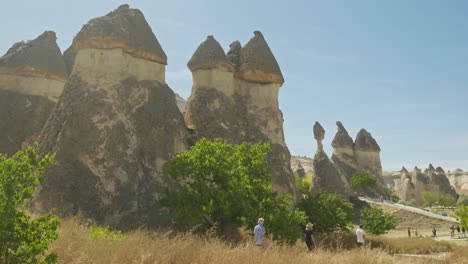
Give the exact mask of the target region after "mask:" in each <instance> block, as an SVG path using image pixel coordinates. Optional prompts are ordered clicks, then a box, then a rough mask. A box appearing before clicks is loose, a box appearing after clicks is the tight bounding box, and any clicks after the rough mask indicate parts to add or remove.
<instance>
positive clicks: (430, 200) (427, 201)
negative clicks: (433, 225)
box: [422, 191, 439, 207]
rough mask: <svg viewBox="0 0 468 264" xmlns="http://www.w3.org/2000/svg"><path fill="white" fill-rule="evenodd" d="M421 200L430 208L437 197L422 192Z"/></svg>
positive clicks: (427, 192)
mask: <svg viewBox="0 0 468 264" xmlns="http://www.w3.org/2000/svg"><path fill="white" fill-rule="evenodd" d="M422 198H423V201H424V204H425V205H426V206H429V207H432V206H433V205H434V204H435V203H436V202H437V201H439V196H438V195H437V194H436V193H433V192H429V191H424V192H422Z"/></svg>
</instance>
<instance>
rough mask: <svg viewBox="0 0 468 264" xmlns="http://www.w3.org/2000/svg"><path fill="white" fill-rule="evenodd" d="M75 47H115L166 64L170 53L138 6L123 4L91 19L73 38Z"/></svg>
mask: <svg viewBox="0 0 468 264" xmlns="http://www.w3.org/2000/svg"><path fill="white" fill-rule="evenodd" d="M72 46H73V50H74V51H75V52H78V50H80V49H86V48H97V49H115V48H121V49H122V50H123V51H124V52H126V53H128V54H130V55H132V56H134V57H137V58H142V59H147V60H152V61H155V62H159V63H161V64H165V65H166V64H167V56H166V54H165V53H164V51H163V49H162V48H161V45H160V44H159V42H158V40H157V39H156V36H155V35H154V33H153V31H152V30H151V27H150V26H149V25H148V23H147V22H146V19H145V16H144V15H143V13H142V12H141V11H140V10H138V9H133V8H129V6H128V5H121V6H119V8H117V9H116V10H114V11H112V12H110V13H109V14H107V15H105V16H102V17H97V18H94V19H91V20H90V21H89V22H88V23H87V24H86V25H84V26H83V28H82V29H81V31H80V32H79V33H78V34H77V35H76V37H75V38H74V39H73V44H72Z"/></svg>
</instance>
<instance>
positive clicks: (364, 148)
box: [354, 129, 383, 183]
mask: <svg viewBox="0 0 468 264" xmlns="http://www.w3.org/2000/svg"><path fill="white" fill-rule="evenodd" d="M354 157H355V158H356V163H357V165H358V170H360V171H366V172H368V173H369V174H371V175H374V176H376V177H377V180H378V181H379V182H380V183H383V179H382V163H381V161H380V147H379V144H377V141H375V139H374V138H373V137H372V135H371V134H370V133H369V132H367V131H366V130H365V129H361V130H360V131H359V133H358V134H357V136H356V141H355V142H354Z"/></svg>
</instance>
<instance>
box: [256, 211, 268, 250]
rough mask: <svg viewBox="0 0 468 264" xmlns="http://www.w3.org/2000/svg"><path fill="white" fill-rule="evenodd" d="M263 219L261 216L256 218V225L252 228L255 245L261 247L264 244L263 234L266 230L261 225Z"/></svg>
mask: <svg viewBox="0 0 468 264" xmlns="http://www.w3.org/2000/svg"><path fill="white" fill-rule="evenodd" d="M264 221H265V220H264V219H263V218H259V219H258V225H256V226H255V228H254V238H255V245H257V246H259V247H263V246H264V245H265V234H266V230H265V227H264V226H263V222H264Z"/></svg>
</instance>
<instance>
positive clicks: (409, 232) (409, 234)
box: [408, 227, 411, 237]
mask: <svg viewBox="0 0 468 264" xmlns="http://www.w3.org/2000/svg"><path fill="white" fill-rule="evenodd" d="M408 237H411V227H408Z"/></svg>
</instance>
